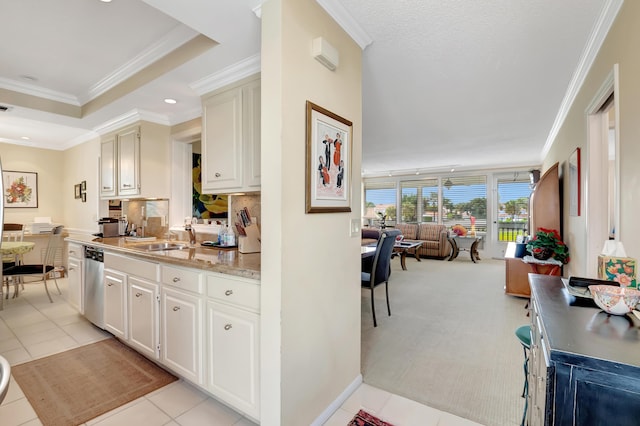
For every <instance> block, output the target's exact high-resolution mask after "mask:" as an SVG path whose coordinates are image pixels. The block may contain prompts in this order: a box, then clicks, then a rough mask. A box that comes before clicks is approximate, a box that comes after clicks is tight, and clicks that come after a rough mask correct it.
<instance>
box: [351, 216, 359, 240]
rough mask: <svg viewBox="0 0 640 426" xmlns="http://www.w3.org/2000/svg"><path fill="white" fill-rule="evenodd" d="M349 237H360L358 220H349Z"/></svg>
mask: <svg viewBox="0 0 640 426" xmlns="http://www.w3.org/2000/svg"><path fill="white" fill-rule="evenodd" d="M351 236H352V237H359V236H360V219H351Z"/></svg>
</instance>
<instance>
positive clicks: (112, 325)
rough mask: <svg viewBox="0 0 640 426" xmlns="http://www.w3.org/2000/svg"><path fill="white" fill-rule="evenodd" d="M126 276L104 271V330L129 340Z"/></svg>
mask: <svg viewBox="0 0 640 426" xmlns="http://www.w3.org/2000/svg"><path fill="white" fill-rule="evenodd" d="M125 288H126V276H125V275H124V274H121V273H119V272H116V271H110V270H106V269H105V271H104V328H105V330H107V331H108V332H110V333H112V334H113V335H114V336H116V337H120V338H121V339H125V340H126V339H127V327H126V325H127V322H126V321H127V318H126V306H127V305H126V303H125V302H126V299H125V298H126V292H125Z"/></svg>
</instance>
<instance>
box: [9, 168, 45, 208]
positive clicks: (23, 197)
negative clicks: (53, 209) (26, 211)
mask: <svg viewBox="0 0 640 426" xmlns="http://www.w3.org/2000/svg"><path fill="white" fill-rule="evenodd" d="M2 180H3V182H4V194H2V195H3V197H4V199H5V207H7V208H21V207H22V208H25V207H26V208H36V207H38V174H37V173H32V172H13V171H4V172H2Z"/></svg>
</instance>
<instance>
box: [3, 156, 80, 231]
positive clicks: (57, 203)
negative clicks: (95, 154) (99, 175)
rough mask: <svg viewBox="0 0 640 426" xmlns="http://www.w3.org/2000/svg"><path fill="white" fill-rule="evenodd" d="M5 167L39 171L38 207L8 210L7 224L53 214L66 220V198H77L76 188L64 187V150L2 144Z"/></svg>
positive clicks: (31, 220) (53, 216) (63, 220)
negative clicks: (74, 190) (75, 196)
mask: <svg viewBox="0 0 640 426" xmlns="http://www.w3.org/2000/svg"><path fill="white" fill-rule="evenodd" d="M0 159H2V167H3V169H4V170H14V171H21V172H36V173H38V208H35V209H34V208H8V209H5V223H29V222H33V218H34V217H36V216H49V217H51V220H52V221H53V222H55V223H63V224H64V223H65V217H64V201H63V200H64V199H66V197H67V194H68V196H69V197H73V187H70V188H65V186H64V173H65V164H64V155H63V153H62V152H61V151H53V150H49V149H40V148H31V147H24V146H20V145H13V144H5V143H0Z"/></svg>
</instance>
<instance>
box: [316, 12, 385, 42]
mask: <svg viewBox="0 0 640 426" xmlns="http://www.w3.org/2000/svg"><path fill="white" fill-rule="evenodd" d="M316 2H317V3H318V4H319V5H320V6H321V7H322V8H323V9H324V10H325V11H326V12H327V13H328V14H329V16H331V17H332V18H333V19H334V20H335V21H336V22H337V23H338V25H340V27H342V29H343V30H345V31H346V33H347V34H349V36H350V37H351V38H352V39H353V41H355V42H356V43H357V44H358V46H360V49H362V50H364V49H366V47H367V46H368V45H370V44H371V43H373V38H371V36H370V35H369V34H367V32H366V31H365V30H364V28H362V27H361V26H360V24H359V23H358V21H356V20H355V18H354V17H353V16H351V14H350V13H349V12H348V11H347V9H346V8H345V7H344V6H343V5H342V3H340V1H339V0H316Z"/></svg>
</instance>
